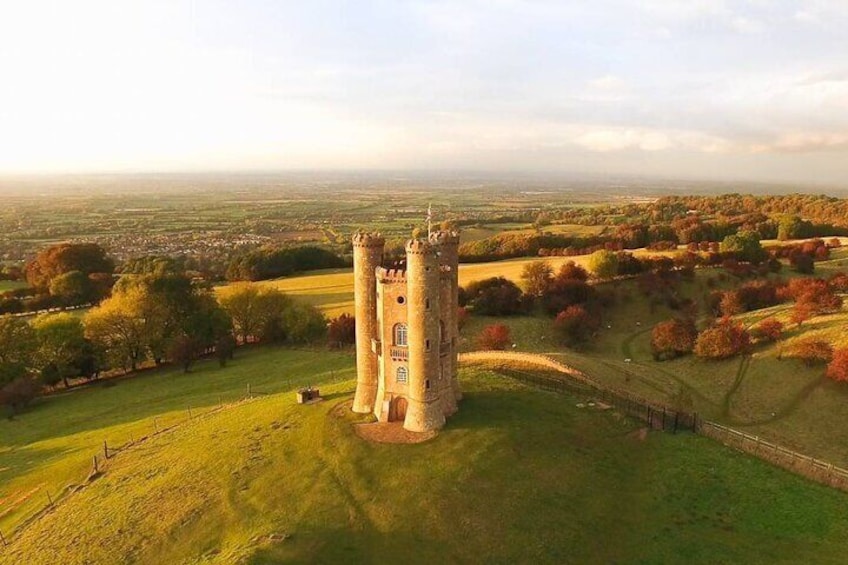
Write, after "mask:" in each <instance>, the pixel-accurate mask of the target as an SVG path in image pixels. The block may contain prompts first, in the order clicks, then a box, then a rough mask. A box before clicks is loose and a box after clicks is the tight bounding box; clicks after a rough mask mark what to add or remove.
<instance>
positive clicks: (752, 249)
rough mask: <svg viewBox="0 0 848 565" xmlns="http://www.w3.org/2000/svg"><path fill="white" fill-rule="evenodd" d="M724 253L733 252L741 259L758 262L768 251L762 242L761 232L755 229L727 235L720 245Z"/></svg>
mask: <svg viewBox="0 0 848 565" xmlns="http://www.w3.org/2000/svg"><path fill="white" fill-rule="evenodd" d="M719 249H720V250H721V252H722V253H733V254H734V255H736V257H737V258H738V259H739V260H741V261H750V262H751V263H758V262H760V261H762V260H763V259H765V258H766V255H767V253H766V252H765V250H764V249H763V246H762V245H761V244H760V234H758V233H757V232H755V231H740V232H738V233H736V234H734V235H728V236H727V237H725V238H724V239H723V240H722V242H721V246H720V247H719Z"/></svg>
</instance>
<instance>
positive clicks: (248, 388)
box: [247, 383, 250, 398]
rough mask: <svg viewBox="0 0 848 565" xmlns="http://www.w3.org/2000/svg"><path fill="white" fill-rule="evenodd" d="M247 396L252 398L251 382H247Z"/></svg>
mask: <svg viewBox="0 0 848 565" xmlns="http://www.w3.org/2000/svg"><path fill="white" fill-rule="evenodd" d="M247 397H248V398H250V383H247Z"/></svg>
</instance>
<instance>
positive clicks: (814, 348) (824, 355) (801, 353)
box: [787, 338, 833, 367]
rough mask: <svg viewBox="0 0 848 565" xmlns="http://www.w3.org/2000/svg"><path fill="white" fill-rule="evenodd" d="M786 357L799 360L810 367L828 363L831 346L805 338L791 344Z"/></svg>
mask: <svg viewBox="0 0 848 565" xmlns="http://www.w3.org/2000/svg"><path fill="white" fill-rule="evenodd" d="M787 356H789V357H795V358H796V359H800V360H801V361H803V362H804V364H805V365H807V366H808V367H810V366H813V365H815V364H817V363H827V362H829V361H830V359H831V357H832V356H833V346H832V345H830V344H829V343H828V342H826V341H824V340H821V339H815V338H805V339H801V340H798V341H796V342H795V343H793V344H792V346H791V347H790V348H789V351H788V352H787Z"/></svg>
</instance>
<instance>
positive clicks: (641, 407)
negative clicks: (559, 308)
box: [460, 351, 848, 491]
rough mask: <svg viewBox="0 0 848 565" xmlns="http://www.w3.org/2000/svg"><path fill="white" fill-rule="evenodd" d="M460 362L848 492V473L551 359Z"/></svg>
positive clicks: (486, 355) (496, 357)
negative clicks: (586, 397) (531, 368)
mask: <svg viewBox="0 0 848 565" xmlns="http://www.w3.org/2000/svg"><path fill="white" fill-rule="evenodd" d="M460 360H461V361H465V362H472V363H473V362H489V363H495V364H503V365H504V368H505V369H506V371H507V372H508V373H509V374H510V376H512V377H514V378H516V379H518V380H521V381H524V382H527V383H530V384H533V385H535V386H537V387H539V388H542V389H546V390H552V391H556V392H570V393H573V394H590V395H591V396H592V397H593V398H595V399H597V400H598V401H600V402H603V403H605V404H608V405H610V406H613V407H615V408H616V410H619V411H620V412H622V413H624V414H626V415H628V416H630V417H632V418H635V419H637V420H639V421H641V422H644V423H645V424H647V425H648V426H649V427H651V428H652V429H657V430H665V431H672V432H676V431H678V430H688V431H692V432H695V433H697V434H699V435H702V436H705V437H709V438H711V439H714V440H716V441H718V442H721V443H722V444H724V445H726V446H728V447H731V448H733V449H736V450H738V451H742V452H744V453H748V454H750V455H753V456H755V457H758V458H760V459H762V460H764V461H767V462H769V463H771V464H773V465H776V466H778V467H781V468H783V469H786V470H787V471H790V472H793V473H796V474H798V475H801V476H803V477H806V478H808V479H810V480H813V481H816V482H817V483H821V484H824V485H828V486H830V487H833V488H837V489H840V490H844V491H848V469H843V468H841V467H837V466H836V465H833V464H832V463H828V462H827V461H822V460H820V459H816V458H814V457H810V456H809V455H804V454H802V453H798V452H797V451H793V450H791V449H787V448H785V447H783V446H780V445H777V444H774V443H771V442H768V441H766V440H764V439H762V438H759V437H757V436H753V435H750V434H746V433H744V432H740V431H738V430H735V429H733V428H729V427H727V426H723V425H721V424H717V423H715V422H710V421H708V420H703V419H701V418H700V417H698V414H697V413H689V412H683V411H678V410H675V409H673V408H670V407H668V406H663V405H662V404H658V403H656V402H652V401H649V400H647V399H644V398H642V397H640V396H637V395H634V394H631V393H629V392H626V391H622V390H616V389H613V388H610V387H606V386H602V385H600V384H599V383H596V382H594V381H592V380H591V379H589V378H587V377H586V376H585V375H583V374H582V373H581V372H580V371H578V370H576V369H574V368H572V367H568V366H567V365H564V364H562V363H560V362H559V361H556V360H554V359H552V358H550V357H546V356H544V355H536V354H532V353H517V352H507V351H480V352H474V353H466V354H464V355H461V356H460ZM515 363H520V364H525V365H535V366H537V367H546V368H548V369H553V370H555V371H557V372H558V373H560V374H563V375H566V378H554V377H545V376H543V375H539V374H538V373H531V372H526V371H520V370H516V369H514V368H512V365H514V364H515Z"/></svg>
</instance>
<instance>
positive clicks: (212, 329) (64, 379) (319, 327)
mask: <svg viewBox="0 0 848 565" xmlns="http://www.w3.org/2000/svg"><path fill="white" fill-rule="evenodd" d="M326 331H327V322H326V320H325V319H324V316H323V314H321V312H319V311H318V310H317V309H315V308H313V307H312V306H308V305H304V304H300V303H296V302H294V301H293V300H292V299H291V298H290V297H288V296H286V295H285V294H283V293H282V292H280V291H278V290H276V289H274V288H269V287H260V286H257V285H255V284H250V283H242V284H237V285H233V287H231V288H229V289H227V291H226V292H225V293H223V294H222V295H221V297H220V298H217V297H216V295H215V294H214V293H213V291H212V289H211V288H210V287H208V286H207V285H205V284H198V283H196V282H193V281H192V280H191V279H190V278H188V277H187V276H185V275H184V274H181V273H147V274H137V275H125V276H123V277H121V278H120V279H119V280H118V282H117V283H116V284H115V285H114V288H113V289H112V293H111V296H110V297H109V298H106V299H105V300H103V301H102V302H101V303H100V304H99V305H98V306H96V307H94V308H92V309H91V310H90V311H88V312H87V313H85V315H83V316H80V315H76V314H70V313H58V314H44V315H41V316H39V317H37V318H35V319H34V320H32V321H31V322H30V321H27V320H26V319H24V318H19V317H14V316H10V315H6V316H2V317H0V405H2V406H6V407H8V408H10V409H11V410H13V411H16V410H20V409H21V408H23V407H24V406H25V405H26V404H27V403H28V402H29V401H30V400H31V399H32V398H33V397H34V396H36V395H37V394H38V393H39V392H40V391H42V390H49V389H50V388H52V387H55V386H57V385H59V384H60V383H64V385H65V386H68V385H69V381H70V380H71V379H80V378H82V379H95V378H97V377H98V376H99V375H101V374H102V373H103V372H104V371H112V372H114V371H119V372H128V371H134V370H136V369H138V368H140V367H141V366H143V365H148V364H152V365H161V364H162V363H166V362H170V363H174V364H177V365H179V366H181V367H182V368H183V370H184V371H186V372H187V371H189V370H190V368H191V367H192V365H193V364H194V363H195V362H196V361H197V360H198V359H199V358H201V357H203V356H207V355H215V356H217V358H218V360H219V362H220V363H221V364H222V365H223V364H225V363H226V362H227V360H228V359H230V358H231V356H232V355H233V351H234V349H235V347H236V345H237V344H239V343H242V344H244V343H278V344H280V343H308V342H313V341H315V340H318V339H322V338H323V337H324V336H325V335H326Z"/></svg>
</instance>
